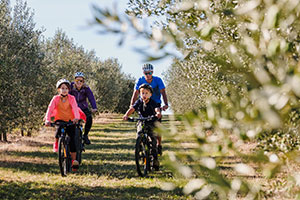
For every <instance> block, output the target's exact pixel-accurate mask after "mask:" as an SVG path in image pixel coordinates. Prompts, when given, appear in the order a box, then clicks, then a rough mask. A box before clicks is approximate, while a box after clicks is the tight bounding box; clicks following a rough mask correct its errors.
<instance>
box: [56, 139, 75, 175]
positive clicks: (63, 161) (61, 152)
mask: <svg viewBox="0 0 300 200" xmlns="http://www.w3.org/2000/svg"><path fill="white" fill-rule="evenodd" d="M71 162H72V161H71V158H70V152H69V148H68V146H67V145H66V144H64V141H63V139H62V138H59V141H58V164H59V169H60V173H61V175H62V176H66V175H67V173H68V172H70V171H71Z"/></svg>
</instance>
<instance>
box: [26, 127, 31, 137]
mask: <svg viewBox="0 0 300 200" xmlns="http://www.w3.org/2000/svg"><path fill="white" fill-rule="evenodd" d="M31 132H32V129H31V128H30V129H28V131H27V136H28V137H31Z"/></svg>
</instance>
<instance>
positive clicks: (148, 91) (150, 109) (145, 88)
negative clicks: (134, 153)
mask: <svg viewBox="0 0 300 200" xmlns="http://www.w3.org/2000/svg"><path fill="white" fill-rule="evenodd" d="M139 93H140V98H139V99H138V100H137V101H136V102H135V103H134V104H133V105H132V106H131V107H130V108H129V109H128V110H127V112H126V113H125V115H124V116H123V120H128V116H129V115H131V114H132V113H134V111H137V112H138V114H139V115H140V116H142V117H149V116H153V115H155V116H156V117H157V118H158V119H160V118H161V111H160V105H159V104H158V103H156V102H155V101H154V100H152V99H150V97H151V96H152V94H153V89H152V87H151V86H150V85H149V84H142V85H141V86H140V87H139ZM138 129H139V126H138ZM146 129H148V133H149V134H150V135H152V137H154V138H155V139H153V140H152V142H153V145H152V147H153V150H152V151H153V156H154V164H153V165H154V166H157V167H158V165H159V162H158V159H157V135H156V134H155V133H154V132H153V129H154V122H153V121H152V122H147V124H146Z"/></svg>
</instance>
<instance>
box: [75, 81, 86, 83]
mask: <svg viewBox="0 0 300 200" xmlns="http://www.w3.org/2000/svg"><path fill="white" fill-rule="evenodd" d="M75 81H76V82H80V83H83V82H84V80H75Z"/></svg>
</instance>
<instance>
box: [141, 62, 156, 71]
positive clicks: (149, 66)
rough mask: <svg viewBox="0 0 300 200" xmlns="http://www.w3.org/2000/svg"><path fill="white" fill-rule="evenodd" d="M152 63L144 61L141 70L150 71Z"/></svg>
mask: <svg viewBox="0 0 300 200" xmlns="http://www.w3.org/2000/svg"><path fill="white" fill-rule="evenodd" d="M153 68H154V67H153V65H152V64H150V63H146V64H144V65H143V67H142V69H143V72H150V71H153Z"/></svg>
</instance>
